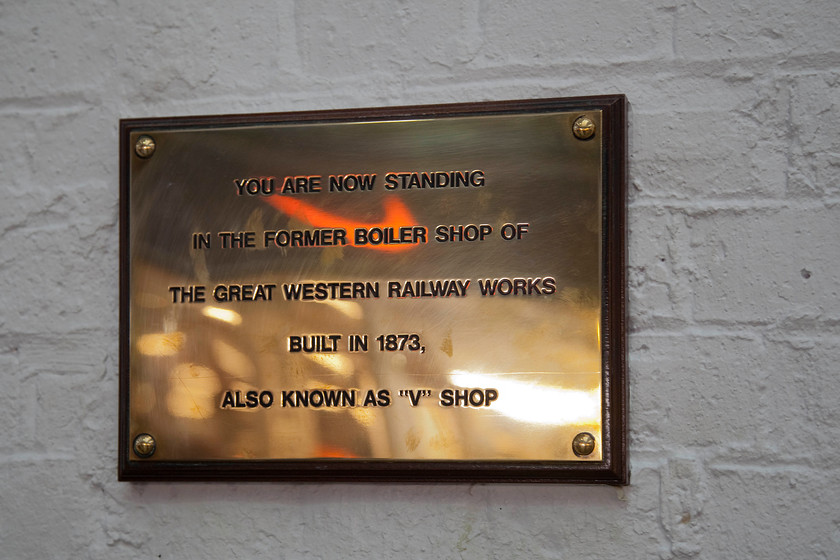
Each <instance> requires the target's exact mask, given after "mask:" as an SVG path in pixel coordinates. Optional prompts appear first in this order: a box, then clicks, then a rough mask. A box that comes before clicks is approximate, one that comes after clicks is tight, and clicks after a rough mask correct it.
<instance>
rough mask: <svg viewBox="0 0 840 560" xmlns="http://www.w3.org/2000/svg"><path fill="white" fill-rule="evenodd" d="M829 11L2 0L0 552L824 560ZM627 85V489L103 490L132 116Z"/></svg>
mask: <svg viewBox="0 0 840 560" xmlns="http://www.w3.org/2000/svg"><path fill="white" fill-rule="evenodd" d="M838 24H840V3H837V2H836V0H827V1H813V2H806V1H801V0H763V1H752V0H750V1H748V0H734V1H733V0H698V1H696V2H682V1H678V0H652V1H647V2H640V1H638V2H558V1H556V0H534V1H530V2H524V1H515V0H511V1H509V2H491V1H487V0H464V1H443V0H432V1H430V2H425V3H411V2H405V1H398V0H391V1H382V2H373V1H359V2H304V1H302V0H299V1H297V2H293V1H288V0H280V1H271V2H269V1H262V2H255V3H251V4H250V5H245V4H240V3H237V2H199V1H197V0H182V1H180V2H152V1H150V2H137V1H128V0H91V1H82V0H75V1H74V0H65V1H61V2H59V1H50V0H33V1H27V2H23V1H20V2H12V1H7V2H2V3H0V60H1V61H2V62H0V126H2V131H3V134H2V136H0V163H2V165H0V169H2V175H1V176H0V196H2V203H0V209H2V210H0V232H2V241H0V242H2V249H0V380H2V388H3V390H2V392H0V427H2V428H3V437H0V472H2V476H0V557H2V558H24V559H28V558H32V559H42V558H103V559H108V560H115V559H118V558H172V559H174V558H255V557H274V558H324V559H333V558H376V557H389V558H395V557H400V558H505V559H509V558H529V559H530V558H564V559H572V558H627V559H630V558H663V559H664V558H700V559H717V558H733V559H734V558H765V559H788V558H839V557H840V507H838V505H837V504H838V502H840V490H838V488H840V485H838V483H840V467H838V461H840V446H838V443H837V442H838V440H840V406H839V405H838V402H840V367H838V360H840V298H838V278H840V173H839V172H838V170H840V110H838V104H840V93H838V90H839V88H840V40H839V39H838V32H837V28H838ZM614 92H623V93H625V94H627V96H628V98H629V100H630V103H631V111H630V179H631V185H630V200H629V225H630V227H629V229H630V250H629V263H630V264H629V266H630V270H629V275H628V276H629V302H628V303H629V310H630V325H631V332H630V338H629V364H630V385H631V405H630V442H631V445H630V452H631V466H632V484H631V485H630V486H629V487H626V488H622V489H615V488H609V487H580V486H578V487H570V486H528V485H476V486H468V485H456V486H415V485H376V486H371V485H359V486H353V485H288V484H247V485H246V484H127V483H118V482H117V481H116V433H117V425H116V424H117V368H118V358H117V345H118V323H117V321H118V317H117V315H118V314H117V301H118V299H117V298H118V289H117V274H118V257H117V255H118V238H117V236H118V231H117V223H118V220H117V208H118V188H117V187H118V176H117V168H118V154H117V121H118V119H119V118H121V117H138V116H164V115H188V114H213V113H246V112H265V111H289V110H304V109H319V108H345V107H358V106H378V105H399V104H414V103H441V102H466V101H480V100H487V99H516V98H534V97H554V96H573V95H588V94H599V93H614Z"/></svg>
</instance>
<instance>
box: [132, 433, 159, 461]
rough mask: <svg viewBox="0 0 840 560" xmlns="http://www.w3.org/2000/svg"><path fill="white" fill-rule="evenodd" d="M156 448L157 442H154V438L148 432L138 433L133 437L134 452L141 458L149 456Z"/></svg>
mask: <svg viewBox="0 0 840 560" xmlns="http://www.w3.org/2000/svg"><path fill="white" fill-rule="evenodd" d="M156 448H157V443H155V438H153V437H152V436H150V435H149V434H140V435H139V436H137V437H136V438H134V453H135V454H136V455H137V456H138V457H142V458H143V459H145V458H147V457H151V456H152V455H154V454H155V449H156Z"/></svg>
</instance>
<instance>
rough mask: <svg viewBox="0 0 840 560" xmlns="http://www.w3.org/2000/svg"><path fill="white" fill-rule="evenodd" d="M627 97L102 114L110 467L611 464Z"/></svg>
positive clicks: (622, 457)
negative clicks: (111, 397) (110, 146)
mask: <svg viewBox="0 0 840 560" xmlns="http://www.w3.org/2000/svg"><path fill="white" fill-rule="evenodd" d="M625 130H626V119H625V99H624V97H623V96H620V95H616V96H604V97H591V98H575V99H551V100H535V101H511V102H495V103H484V104H463V105H445V106H422V107H397V108H381V109H362V110H353V111H324V112H309V113H286V114H268V115H244V116H221V117H178V118H166V119H131V120H123V121H121V147H120V149H121V152H120V158H121V174H122V179H121V181H122V187H121V236H122V237H121V240H122V251H121V368H120V369H121V386H120V392H121V396H120V436H119V437H120V442H119V443H120V477H121V478H122V479H124V480H140V479H144V480H149V479H187V480H199V479H203V480H207V479H240V480H254V479H276V480H359V481H365V480H411V481H457V480H469V481H513V480H516V481H523V480H533V481H587V482H607V483H614V484H620V483H624V482H626V471H627V467H626V452H625V447H626V442H625V424H624V416H625V400H626V397H625V380H624V377H625V376H624V352H625V348H624V328H623V326H624V318H623V315H624V291H623V290H624V268H625V264H624V205H625V202H624V182H625V175H624V173H625V171H624V167H625V159H626V155H625V142H626V140H625Z"/></svg>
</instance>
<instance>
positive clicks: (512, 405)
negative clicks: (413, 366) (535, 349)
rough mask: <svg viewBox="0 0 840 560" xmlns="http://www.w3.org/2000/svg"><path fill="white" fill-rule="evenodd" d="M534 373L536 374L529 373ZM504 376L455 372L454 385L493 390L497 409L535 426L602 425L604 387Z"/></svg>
mask: <svg viewBox="0 0 840 560" xmlns="http://www.w3.org/2000/svg"><path fill="white" fill-rule="evenodd" d="M529 373H532V372H529ZM508 375H510V374H502V373H475V372H471V371H462V370H455V371H453V372H452V373H451V374H450V379H451V380H452V382H453V383H454V384H456V385H458V386H460V387H493V388H495V389H497V390H498V391H499V398H498V400H497V401H496V402H494V403H493V409H494V410H496V411H497V412H499V413H500V414H504V415H505V416H508V417H510V418H514V419H516V420H519V421H522V422H529V423H531V424H547V425H570V424H600V422H601V388H600V387H595V388H593V389H590V390H588V391H587V390H581V389H562V388H559V387H546V386H544V385H540V384H539V383H533V382H527V381H519V380H514V379H509V378H508Z"/></svg>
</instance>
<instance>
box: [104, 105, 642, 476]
mask: <svg viewBox="0 0 840 560" xmlns="http://www.w3.org/2000/svg"><path fill="white" fill-rule="evenodd" d="M592 110H600V111H603V113H602V114H603V121H602V130H601V131H600V134H601V135H602V141H603V149H604V156H605V157H604V168H603V207H602V220H603V226H604V227H603V240H602V241H603V245H602V246H603V248H604V249H603V254H602V258H603V277H602V280H603V294H602V306H603V308H602V311H603V315H602V326H601V327H602V330H601V337H602V364H603V384H602V395H603V402H602V410H603V424H602V425H603V440H604V455H603V460H602V461H599V462H583V461H581V462H573V461H572V462H563V461H511V462H508V461H397V460H355V459H354V460H348V459H340V460H334V459H319V460H288V459H284V460H271V461H263V460H260V461H192V462H190V461H177V462H174V461H137V460H132V459H131V447H132V445H131V441H130V437H131V434H130V433H129V414H128V407H129V337H128V335H129V330H128V329H129V309H130V308H129V303H130V302H129V293H130V292H129V287H130V282H131V278H130V274H129V273H130V271H129V247H128V243H129V231H130V219H131V213H130V208H129V196H128V194H129V187H130V185H129V182H130V176H129V171H130V167H129V162H130V158H131V157H132V153H133V147H132V146H131V145H130V142H129V139H130V135H131V133H132V132H134V131H138V130H142V131H154V130H168V129H184V128H191V127H208V126H212V127H227V126H241V125H248V124H264V125H273V124H286V123H297V124H299V123H304V122H325V123H331V122H335V123H338V122H364V121H375V120H383V119H403V118H412V119H418V118H447V117H457V116H479V115H493V114H515V113H540V112H555V111H563V112H565V111H581V112H583V111H592ZM626 166H627V101H626V98H625V96H624V95H620V94H617V95H602V96H590V97H573V98H557V99H536V100H518V101H493V102H483V103H463V104H460V103H459V104H445V105H419V106H403V107H379V108H365V109H343V110H333V111H306V112H297V113H263V114H250V115H223V116H196V117H168V118H144V119H123V120H120V398H119V403H120V404H119V409H120V410H119V471H118V476H119V479H120V480H158V481H164V480H182V481H207V480H227V481H231V480H240V481H318V482H328V481H332V482H382V481H388V482H438V483H443V482H571V483H605V484H617V485H620V484H627V483H628V479H629V469H628V460H627V375H626V372H627V364H626V320H625V285H626V277H625V275H626V272H625V271H626V184H627V171H626Z"/></svg>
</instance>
